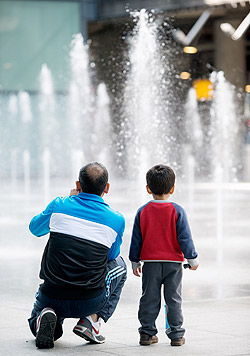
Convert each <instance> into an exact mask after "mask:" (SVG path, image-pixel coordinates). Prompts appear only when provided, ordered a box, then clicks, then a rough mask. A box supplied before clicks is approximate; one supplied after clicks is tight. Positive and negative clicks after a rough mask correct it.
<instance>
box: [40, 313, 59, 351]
mask: <svg viewBox="0 0 250 356" xmlns="http://www.w3.org/2000/svg"><path fill="white" fill-rule="evenodd" d="M56 320H57V317H56V313H55V312H54V310H53V309H51V308H44V309H43V310H42V311H41V314H40V315H39V317H38V318H37V328H36V347H38V348H39V349H51V348H52V347H54V332H55V328H56Z"/></svg>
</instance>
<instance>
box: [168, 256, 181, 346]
mask: <svg viewBox="0 0 250 356" xmlns="http://www.w3.org/2000/svg"><path fill="white" fill-rule="evenodd" d="M163 268H164V275H165V276H166V277H165V279H164V282H163V284H164V298H165V302H166V304H167V319H168V323H169V326H170V330H168V331H167V336H168V337H169V338H170V339H172V340H173V339H177V338H180V337H182V336H183V335H184V333H185V329H184V328H183V327H182V324H183V314H182V309H181V304H182V297H181V290H182V264H181V263H175V262H165V263H164V267H163Z"/></svg>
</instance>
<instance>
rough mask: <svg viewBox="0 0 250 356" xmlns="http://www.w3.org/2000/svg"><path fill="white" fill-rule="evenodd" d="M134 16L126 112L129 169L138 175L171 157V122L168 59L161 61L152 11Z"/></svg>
mask: <svg viewBox="0 0 250 356" xmlns="http://www.w3.org/2000/svg"><path fill="white" fill-rule="evenodd" d="M133 16H134V18H135V19H138V22H137V24H136V26H135V28H134V31H133V37H132V38H131V39H130V42H131V46H130V54H129V63H130V72H129V74H128V79H127V84H126V89H125V94H124V112H125V122H126V127H125V130H126V139H127V142H126V143H127V150H126V154H127V157H128V158H127V160H128V166H129V171H132V172H134V171H135V174H138V172H140V171H141V170H142V171H143V172H144V173H145V167H146V168H147V167H149V166H150V165H153V164H156V163H159V162H160V161H164V162H167V161H168V160H169V148H168V147H167V145H166V142H170V138H169V129H168V128H169V127H168V126H169V124H170V122H169V118H168V117H167V116H166V112H165V110H164V109H165V108H166V98H167V97H166V94H167V90H168V88H167V85H166V80H165V76H166V67H167V66H168V63H167V60H166V59H164V62H163V61H161V53H160V47H161V44H160V42H159V41H158V39H157V26H156V24H155V23H154V22H153V18H152V14H149V13H147V12H146V11H145V10H141V11H140V12H139V13H138V12H135V13H133ZM164 87H165V92H164V90H163V88H164ZM163 138H164V139H163ZM152 148H153V149H152Z"/></svg>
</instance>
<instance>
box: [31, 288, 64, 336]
mask: <svg viewBox="0 0 250 356" xmlns="http://www.w3.org/2000/svg"><path fill="white" fill-rule="evenodd" d="M47 307H52V306H51V305H48V302H47V300H46V297H45V296H44V295H43V294H42V293H41V292H40V289H38V292H37V293H36V300H35V303H34V307H33V310H32V312H31V317H30V318H29V319H28V322H29V326H30V330H31V332H32V334H33V335H34V336H35V337H36V331H37V319H38V317H39V316H40V314H41V312H42V310H43V309H44V308H47ZM52 308H53V307H52ZM63 321H64V318H57V322H56V328H55V333H54V340H57V339H59V338H60V337H61V336H62V334H63V329H62V324H63Z"/></svg>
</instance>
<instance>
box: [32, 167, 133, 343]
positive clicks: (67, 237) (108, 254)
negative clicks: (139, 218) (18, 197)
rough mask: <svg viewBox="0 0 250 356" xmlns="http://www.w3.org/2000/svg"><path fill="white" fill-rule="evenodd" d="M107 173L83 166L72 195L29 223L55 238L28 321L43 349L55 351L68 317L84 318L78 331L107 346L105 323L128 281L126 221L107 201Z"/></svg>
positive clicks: (46, 255)
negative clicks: (123, 253) (124, 238)
mask: <svg viewBox="0 0 250 356" xmlns="http://www.w3.org/2000/svg"><path fill="white" fill-rule="evenodd" d="M108 191H109V183H108V172H107V169H106V168H105V167H104V166H103V165H102V164H100V163H97V162H93V163H89V164H87V165H86V166H84V167H83V168H82V169H81V170H80V173H79V180H78V181H76V187H75V189H72V190H71V192H70V195H69V196H66V197H57V198H56V199H54V200H53V201H52V202H51V203H50V204H49V205H48V206H47V207H46V209H45V210H44V211H43V212H42V213H41V214H39V215H36V216H35V217H34V218H33V219H32V220H31V222H30V225H29V229H30V231H31V233H32V234H34V235H35V236H43V235H46V234H48V233H49V234H50V236H49V239H48V242H47V245H46V247H45V249H44V253H43V257H42V262H41V270H40V278H41V279H42V280H44V282H43V283H42V284H41V285H40V287H39V289H38V292H37V294H36V300H35V303H34V307H33V310H32V313H31V317H30V318H29V326H30V329H31V332H32V333H33V335H34V336H35V337H36V346H37V347H38V348H52V347H53V346H54V341H55V340H57V339H59V338H60V337H61V336H62V334H63V329H62V324H63V321H64V319H65V318H79V321H78V323H77V324H76V325H75V327H74V329H73V332H74V333H75V334H76V335H78V336H80V337H82V338H84V339H85V340H87V341H90V342H92V343H103V342H104V341H105V338H104V337H103V336H102V335H101V334H100V326H101V320H104V322H107V320H108V319H109V318H110V317H111V315H112V314H113V312H114V310H115V308H116V306H117V303H118V301H119V298H120V294H121V290H122V287H123V285H124V282H125V280H126V277H127V272H126V265H125V262H124V260H123V259H122V257H121V256H119V254H120V245H121V243H122V235H123V232H124V227H125V220H124V217H123V216H122V215H121V214H120V213H118V212H116V211H114V210H113V209H111V208H110V207H109V206H108V204H106V203H105V202H104V200H103V196H104V194H107V193H108Z"/></svg>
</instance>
